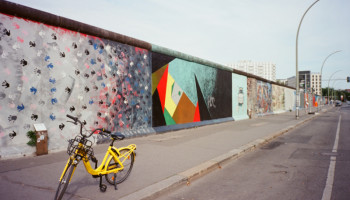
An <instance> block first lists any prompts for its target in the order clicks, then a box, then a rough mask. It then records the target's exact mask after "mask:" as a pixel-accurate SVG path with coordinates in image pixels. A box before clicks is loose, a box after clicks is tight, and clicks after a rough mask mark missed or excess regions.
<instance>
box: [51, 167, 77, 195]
mask: <svg viewBox="0 0 350 200" xmlns="http://www.w3.org/2000/svg"><path fill="white" fill-rule="evenodd" d="M75 167H76V166H75V165H73V164H72V163H69V164H68V167H67V169H66V171H65V172H64V174H63V177H62V179H61V181H60V182H59V183H58V187H57V190H56V195H55V200H61V199H62V197H63V194H64V193H65V192H66V189H67V187H68V184H69V180H70V178H71V176H72V174H73V171H74V168H75Z"/></svg>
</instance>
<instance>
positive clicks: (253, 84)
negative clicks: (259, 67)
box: [247, 78, 272, 117]
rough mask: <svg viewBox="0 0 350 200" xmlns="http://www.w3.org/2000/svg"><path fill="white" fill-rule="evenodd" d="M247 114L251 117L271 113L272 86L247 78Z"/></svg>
mask: <svg viewBox="0 0 350 200" xmlns="http://www.w3.org/2000/svg"><path fill="white" fill-rule="evenodd" d="M247 83H248V84H247V86H248V112H250V113H251V114H250V116H251V117H256V116H257V115H258V116H259V115H264V114H268V113H271V112H272V86H271V84H270V83H266V82H263V81H259V80H256V79H254V78H248V82H247Z"/></svg>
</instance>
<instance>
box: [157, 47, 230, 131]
mask: <svg viewBox="0 0 350 200" xmlns="http://www.w3.org/2000/svg"><path fill="white" fill-rule="evenodd" d="M152 61H153V62H152V63H153V65H152V97H153V126H154V127H158V126H165V125H174V124H184V123H191V122H199V121H204V120H212V119H220V118H226V117H232V112H231V110H232V98H231V94H232V88H231V85H228V84H227V83H231V82H232V77H231V73H230V72H228V71H224V70H221V69H217V68H213V67H208V66H205V65H202V64H198V63H194V62H188V61H185V60H182V59H178V58H174V57H171V56H166V55H164V54H158V53H153V55H152Z"/></svg>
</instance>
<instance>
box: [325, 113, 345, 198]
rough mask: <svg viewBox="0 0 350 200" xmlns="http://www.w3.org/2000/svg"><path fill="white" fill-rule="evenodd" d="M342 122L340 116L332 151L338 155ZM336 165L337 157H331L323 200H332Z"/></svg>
mask: <svg viewBox="0 0 350 200" xmlns="http://www.w3.org/2000/svg"><path fill="white" fill-rule="evenodd" d="M340 121H341V115H340V116H339V121H338V127H337V133H336V135H335V140H334V145H333V149H332V152H333V153H337V151H338V143H339V131H340ZM335 164H336V157H335V156H331V162H330V164H329V169H328V174H327V181H326V186H325V188H324V190H323V195H322V200H330V199H331V196H332V189H333V183H334V174H335Z"/></svg>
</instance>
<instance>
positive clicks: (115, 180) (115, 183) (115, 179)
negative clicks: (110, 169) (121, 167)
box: [114, 173, 118, 190]
mask: <svg viewBox="0 0 350 200" xmlns="http://www.w3.org/2000/svg"><path fill="white" fill-rule="evenodd" d="M114 190H118V188H117V173H114Z"/></svg>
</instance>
